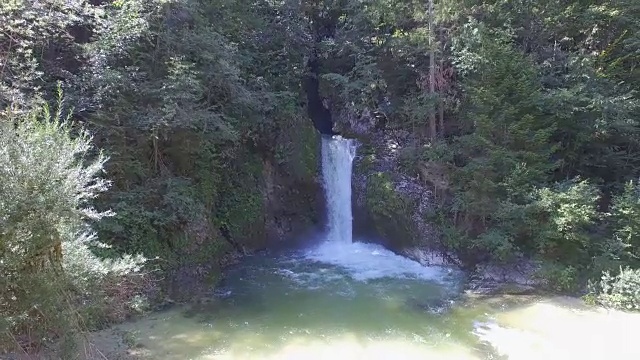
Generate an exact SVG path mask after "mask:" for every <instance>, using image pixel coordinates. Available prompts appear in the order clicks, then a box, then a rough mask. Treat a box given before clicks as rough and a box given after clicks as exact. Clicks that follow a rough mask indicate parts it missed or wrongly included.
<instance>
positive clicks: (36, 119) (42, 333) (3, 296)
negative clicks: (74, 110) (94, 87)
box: [0, 93, 144, 349]
mask: <svg viewBox="0 0 640 360" xmlns="http://www.w3.org/2000/svg"><path fill="white" fill-rule="evenodd" d="M63 111H64V109H63V108H62V100H61V93H60V99H59V102H58V107H57V108H56V109H55V111H54V112H52V111H50V108H49V107H48V106H45V107H43V108H42V109H36V110H30V111H26V112H20V113H18V114H14V113H13V112H8V113H6V114H5V115H3V116H2V117H0V162H1V163H2V166H1V167H0V229H2V230H0V275H1V276H0V289H1V290H0V309H1V310H0V315H1V316H0V318H1V319H2V320H1V322H0V349H3V348H6V347H11V346H13V345H15V344H12V342H11V334H13V333H17V334H23V333H24V334H30V336H31V339H30V340H31V341H37V342H39V341H42V339H46V338H47V337H48V336H51V335H57V336H61V335H64V334H65V331H69V332H71V331H80V330H82V329H83V326H82V320H81V318H79V317H78V312H77V310H76V309H75V306H74V305H73V303H74V302H75V301H78V300H80V299H79V297H80V296H86V295H84V294H92V293H95V294H97V293H100V292H101V291H103V290H101V286H103V285H104V284H105V281H106V280H107V279H112V280H115V281H117V279H119V278H122V277H125V276H128V275H129V274H131V273H135V272H139V271H140V266H141V265H142V264H143V262H144V258H142V257H140V256H138V257H131V256H125V257H121V258H115V259H102V258H100V257H98V256H96V255H95V253H94V252H93V249H95V248H97V247H98V248H99V247H104V246H105V245H104V244H103V243H101V242H98V241H97V239H96V237H95V234H94V233H93V232H92V229H91V225H90V224H91V222H93V221H97V220H100V219H101V218H103V217H105V216H107V215H110V214H109V213H105V212H99V211H96V210H95V209H94V208H93V207H92V201H93V199H94V198H95V197H96V196H98V195H99V194H100V193H102V192H104V191H105V190H106V189H107V187H108V185H109V183H108V181H106V180H105V179H104V178H103V177H102V173H103V166H104V163H105V161H106V158H105V157H104V156H103V155H102V154H100V153H98V154H94V153H95V151H94V150H95V149H94V148H93V146H92V142H91V140H92V138H91V137H90V136H89V134H88V133H87V132H86V131H85V130H84V129H82V128H75V127H74V126H73V124H72V123H71V122H70V121H69V119H68V118H65V117H64V116H63ZM80 294H83V295H80ZM120 300H121V301H126V300H127V299H120ZM60 329H64V330H62V331H61V330H60Z"/></svg>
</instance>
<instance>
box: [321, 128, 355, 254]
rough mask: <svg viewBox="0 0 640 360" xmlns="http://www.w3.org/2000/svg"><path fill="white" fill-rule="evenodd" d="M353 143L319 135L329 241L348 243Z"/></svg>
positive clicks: (353, 154)
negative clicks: (320, 137) (320, 138)
mask: <svg viewBox="0 0 640 360" xmlns="http://www.w3.org/2000/svg"><path fill="white" fill-rule="evenodd" d="M355 155H356V146H355V144H354V142H353V140H351V139H345V138H343V137H341V136H337V135H336V136H332V137H329V136H323V137H322V182H323V186H324V190H325V196H326V199H327V216H328V220H329V224H328V230H329V231H328V240H329V241H330V242H339V243H351V241H352V231H353V230H352V227H353V224H352V222H353V216H352V214H351V170H352V166H353V158H354V157H355Z"/></svg>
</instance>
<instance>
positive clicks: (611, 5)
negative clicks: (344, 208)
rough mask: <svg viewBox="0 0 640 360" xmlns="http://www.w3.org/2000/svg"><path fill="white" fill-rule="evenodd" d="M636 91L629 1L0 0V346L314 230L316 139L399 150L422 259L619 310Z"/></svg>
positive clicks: (635, 205)
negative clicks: (442, 257) (414, 199)
mask: <svg viewBox="0 0 640 360" xmlns="http://www.w3.org/2000/svg"><path fill="white" fill-rule="evenodd" d="M638 91H640V2H638V1H636V0H561V1H558V0H540V1H525V0H494V1H489V0H429V1H413V0H409V1H406V0H403V1H400V0H281V1H274V0H253V1H247V0H67V1H57V0H39V1H31V0H4V1H2V2H1V3H0V159H1V160H0V161H1V162H0V273H1V275H2V276H1V277H0V315H2V318H1V319H0V326H1V327H0V345H1V347H4V344H7V346H8V347H11V346H13V345H15V344H16V342H17V343H20V344H22V343H21V341H22V340H20V339H22V338H19V341H18V340H16V336H14V335H16V334H32V335H33V333H34V331H36V330H37V331H39V332H40V333H42V334H49V335H50V336H54V337H56V336H62V335H64V333H65V332H64V331H62V330H61V329H65V328H76V329H79V328H82V327H89V328H93V327H97V326H102V325H104V324H105V323H108V322H111V321H118V320H121V319H122V318H123V317H125V316H127V314H130V313H131V312H135V311H136V310H137V309H139V308H141V307H143V306H142V305H141V303H143V302H144V301H143V300H141V299H143V298H144V296H145V295H148V294H149V293H150V288H153V287H154V286H155V285H154V284H155V280H156V279H158V278H159V277H161V276H164V275H166V276H169V275H168V274H171V271H173V270H176V269H180V268H182V267H184V266H187V265H189V266H191V265H194V264H197V265H203V266H209V267H212V268H217V267H218V266H221V265H223V263H224V261H226V260H225V259H226V256H227V254H230V253H232V252H234V251H235V252H245V251H251V250H255V249H262V248H265V247H269V246H270V245H272V244H274V242H278V241H281V239H284V238H286V237H287V235H291V234H294V233H295V232H296V231H297V230H296V229H303V228H309V227H311V226H314V224H316V223H317V222H318V221H320V220H319V219H320V218H321V216H320V215H319V214H318V213H317V212H318V209H319V208H318V206H317V204H316V203H317V193H318V191H320V188H319V185H318V180H317V173H318V171H317V170H318V169H317V167H318V160H317V158H318V154H317V153H318V147H317V143H318V139H319V135H318V132H321V133H325V134H326V133H333V132H340V133H342V134H344V136H356V137H358V138H359V139H360V141H361V142H362V143H363V144H364V147H365V148H366V147H367V146H374V145H373V144H374V142H373V141H370V140H371V139H372V138H373V137H374V136H376V134H378V135H379V134H384V135H385V136H391V137H394V138H395V139H396V140H397V141H398V143H399V144H400V145H401V146H400V147H401V160H402V167H401V171H403V172H404V173H406V174H408V175H410V176H419V177H420V179H421V180H422V181H423V182H424V186H426V187H431V188H434V193H435V194H436V195H437V196H434V199H433V201H434V202H435V203H436V206H435V211H434V212H433V214H431V217H430V219H429V221H431V222H432V223H434V224H436V225H437V227H438V233H439V236H438V237H439V239H437V240H436V239H434V242H433V244H429V247H430V249H429V250H434V251H441V252H444V253H447V254H451V255H452V256H451V258H455V259H458V260H457V261H458V262H459V264H460V265H462V266H463V267H465V268H468V269H473V268H474V266H476V265H478V264H481V263H486V262H492V263H513V262H518V261H521V260H522V259H528V260H533V261H535V262H536V263H538V264H539V265H540V271H539V276H540V278H541V279H543V280H544V282H545V284H547V286H548V287H549V288H551V289H553V290H556V291H577V290H580V289H584V288H585V286H586V284H587V283H591V286H590V289H591V294H592V295H591V296H592V297H593V299H595V300H597V301H599V302H600V303H603V304H605V305H610V306H621V307H625V308H635V309H638V308H640V296H638V291H639V290H638V289H640V273H639V272H638V271H637V270H636V269H638V268H640V260H639V259H640V187H639V186H638V177H639V176H640V172H639V170H640V133H639V129H640V128H639V127H638V121H640V98H639V96H638ZM354 119H355V120H354ZM363 119H365V120H366V121H370V122H374V123H375V124H376V125H375V128H372V129H370V130H369V131H368V132H366V133H364V134H363V133H361V132H360V133H358V131H355V130H354V129H353V128H354V126H353V124H354V121H355V122H357V121H363ZM314 126H315V129H314ZM98 195H100V196H98ZM385 202H386V200H385ZM384 216H389V217H394V214H386V215H384ZM391 236H393V234H391ZM274 239H277V240H274ZM128 254H130V255H128ZM214 272H215V271H214ZM158 274H162V275H158ZM45 294H46V295H45ZM63 299H66V300H64V301H63ZM69 299H70V300H69ZM87 304H89V305H87ZM78 308H80V309H84V310H81V311H80V312H77V311H76V310H77V309H78ZM69 314H81V316H82V317H83V318H90V319H92V320H91V321H90V322H89V324H87V322H81V321H79V320H78V319H77V318H76V317H75V315H74V316H68V315H69ZM69 322H72V324H69ZM80 323H82V324H80ZM62 324H67V325H72V326H71V327H69V326H65V325H62ZM37 331H36V332H37ZM31 338H39V339H42V336H39V337H38V336H31Z"/></svg>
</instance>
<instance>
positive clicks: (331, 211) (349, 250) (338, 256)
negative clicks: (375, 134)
mask: <svg viewBox="0 0 640 360" xmlns="http://www.w3.org/2000/svg"><path fill="white" fill-rule="evenodd" d="M355 155H356V146H355V144H354V141H353V140H350V139H345V138H343V137H341V136H333V137H323V138H322V182H323V186H324V190H325V197H326V201H327V217H328V226H327V230H328V231H327V233H326V240H325V241H323V242H322V243H321V244H319V245H318V246H317V247H315V248H313V249H311V250H309V251H307V252H306V254H305V257H306V258H307V259H311V260H314V261H319V262H322V263H327V264H332V265H336V266H339V267H341V268H343V269H344V270H347V271H348V272H349V273H350V275H351V277H352V278H353V279H355V280H360V281H367V280H371V279H379V278H385V277H386V278H407V277H408V278H420V279H432V280H433V279H442V278H443V273H442V272H441V269H439V268H430V267H424V266H422V265H420V264H419V263H418V262H415V261H413V260H410V259H407V258H405V257H403V256H400V255H397V254H395V253H393V252H392V251H389V250H387V249H385V248H384V247H383V246H381V245H377V244H372V243H366V242H357V241H353V216H352V212H351V173H352V166H353V159H354V158H355Z"/></svg>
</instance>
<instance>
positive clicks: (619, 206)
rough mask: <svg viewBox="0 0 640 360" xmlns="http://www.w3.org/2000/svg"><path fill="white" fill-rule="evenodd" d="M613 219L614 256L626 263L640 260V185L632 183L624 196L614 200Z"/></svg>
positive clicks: (626, 188) (624, 192) (628, 184)
mask: <svg viewBox="0 0 640 360" xmlns="http://www.w3.org/2000/svg"><path fill="white" fill-rule="evenodd" d="M611 218H612V224H613V228H614V240H615V241H614V242H613V245H612V246H615V252H613V254H614V255H617V256H616V257H618V258H621V259H622V260H625V261H633V262H636V263H637V262H638V259H639V258H640V185H638V183H637V182H636V183H635V184H634V183H633V182H632V181H631V182H629V183H627V184H626V186H625V188H624V191H623V193H622V194H620V195H618V196H615V197H614V198H613V205H612V207H611Z"/></svg>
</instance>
